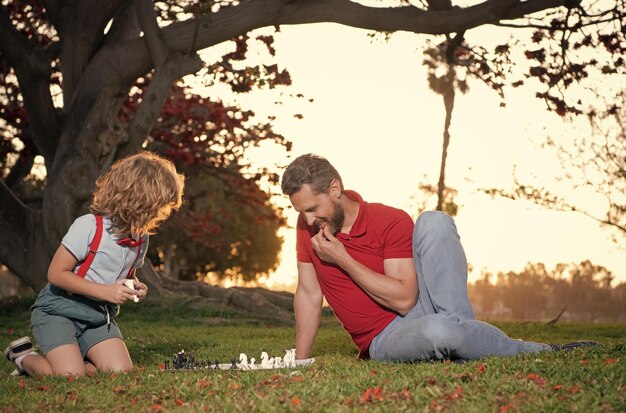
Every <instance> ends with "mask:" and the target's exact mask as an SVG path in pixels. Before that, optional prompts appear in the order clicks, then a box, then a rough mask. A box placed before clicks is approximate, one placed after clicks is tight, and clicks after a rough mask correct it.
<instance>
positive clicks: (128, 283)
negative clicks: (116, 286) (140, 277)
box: [124, 280, 139, 303]
mask: <svg viewBox="0 0 626 413" xmlns="http://www.w3.org/2000/svg"><path fill="white" fill-rule="evenodd" d="M124 285H125V286H127V287H128V288H130V289H131V290H133V291H134V290H135V282H134V281H133V280H126V281H124ZM133 301H134V302H136V303H138V302H139V298H137V296H136V295H133Z"/></svg>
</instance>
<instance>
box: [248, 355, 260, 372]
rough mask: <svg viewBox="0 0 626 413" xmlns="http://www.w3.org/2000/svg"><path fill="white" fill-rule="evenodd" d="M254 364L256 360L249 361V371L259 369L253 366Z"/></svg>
mask: <svg viewBox="0 0 626 413" xmlns="http://www.w3.org/2000/svg"><path fill="white" fill-rule="evenodd" d="M255 362H256V359H255V358H254V357H252V358H251V359H250V370H256V369H257V368H259V366H258V365H256V364H254V363H255Z"/></svg>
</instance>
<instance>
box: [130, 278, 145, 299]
mask: <svg viewBox="0 0 626 413" xmlns="http://www.w3.org/2000/svg"><path fill="white" fill-rule="evenodd" d="M132 281H134V282H135V291H136V292H137V296H136V297H137V298H138V299H139V300H138V301H141V300H143V299H144V298H145V297H146V295H148V286H147V285H146V284H144V283H142V282H141V281H139V280H138V279H137V277H135V278H134V279H133V280H132Z"/></svg>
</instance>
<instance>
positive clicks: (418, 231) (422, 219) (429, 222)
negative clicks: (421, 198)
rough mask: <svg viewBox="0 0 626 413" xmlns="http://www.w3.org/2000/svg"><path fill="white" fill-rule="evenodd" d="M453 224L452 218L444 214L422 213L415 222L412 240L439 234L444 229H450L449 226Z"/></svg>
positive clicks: (437, 212) (436, 212)
mask: <svg viewBox="0 0 626 413" xmlns="http://www.w3.org/2000/svg"><path fill="white" fill-rule="evenodd" d="M453 223H454V221H453V220H452V218H451V217H450V216H449V215H448V214H446V213H445V212H441V211H424V212H422V213H421V214H420V216H419V217H418V218H417V221H416V222H415V227H414V229H413V240H417V239H418V236H419V237H423V236H425V235H427V234H440V233H442V232H443V230H444V229H446V228H450V224H453Z"/></svg>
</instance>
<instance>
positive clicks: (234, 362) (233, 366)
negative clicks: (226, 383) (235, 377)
mask: <svg viewBox="0 0 626 413" xmlns="http://www.w3.org/2000/svg"><path fill="white" fill-rule="evenodd" d="M230 369H231V370H236V369H237V360H235V359H234V358H232V359H230Z"/></svg>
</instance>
